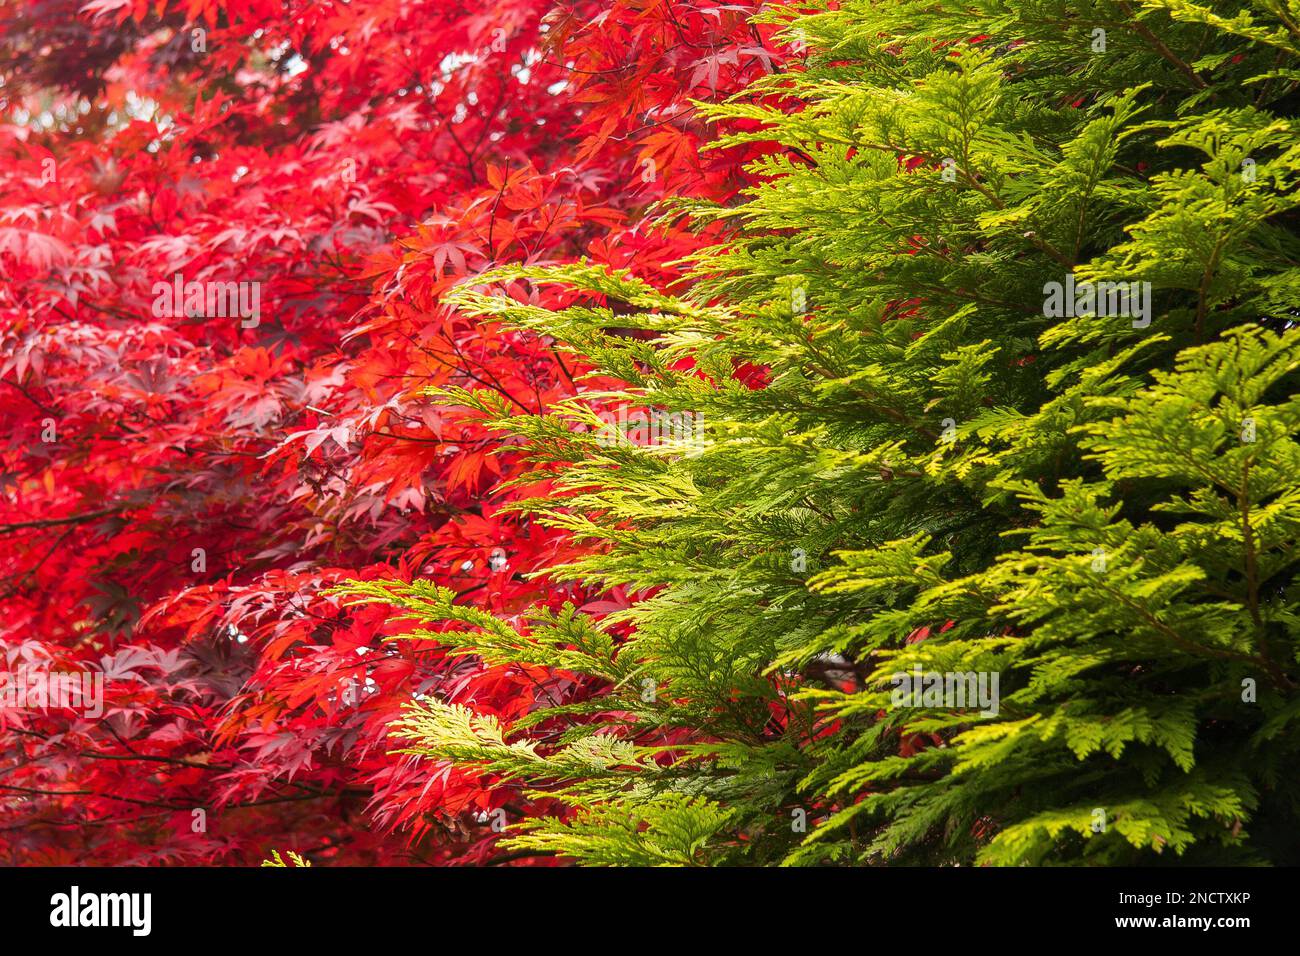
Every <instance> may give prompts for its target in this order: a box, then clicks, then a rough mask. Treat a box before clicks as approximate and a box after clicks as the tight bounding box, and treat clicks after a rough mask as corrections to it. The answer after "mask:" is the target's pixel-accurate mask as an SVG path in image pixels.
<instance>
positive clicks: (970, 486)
mask: <svg viewBox="0 0 1300 956" xmlns="http://www.w3.org/2000/svg"><path fill="white" fill-rule="evenodd" d="M786 16H787V17H788V16H789V15H786ZM1298 23H1300V6H1298V5H1297V4H1296V3H1295V0H1255V2H1252V3H1240V2H1215V3H1205V4H1195V3H1187V2H1181V0H1145V2H1141V3H1133V4H1128V3H1115V2H1097V3H1089V2H1083V3H1078V2H1068V3H1066V2H1028V0H1026V2H1021V0H1016V2H978V0H977V2H961V3H957V2H953V0H926V2H891V0H846V2H844V3H842V4H840V8H839V9H838V10H835V11H827V12H823V13H820V14H817V15H812V16H802V17H797V18H795V19H794V20H792V22H791V23H790V24H789V27H788V31H789V33H788V35H790V36H792V37H794V36H801V37H802V38H803V39H804V40H805V41H806V42H807V43H808V44H809V46H810V52H811V59H810V62H809V67H808V70H807V72H806V73H804V74H800V75H791V74H781V75H773V76H771V77H769V78H768V79H767V81H765V83H764V84H762V86H763V92H766V93H768V94H773V93H780V94H782V95H783V96H785V97H787V98H788V101H789V102H790V103H791V104H792V105H794V106H796V108H794V109H793V110H792V111H790V112H784V111H781V110H777V109H772V108H765V107H760V106H756V105H753V104H754V102H755V100H754V99H753V98H752V97H750V96H742V97H737V98H736V100H735V101H734V102H729V103H723V104H714V105H708V106H705V107H704V109H705V111H706V112H707V113H708V114H709V115H710V116H711V117H713V118H714V119H716V120H718V121H720V123H721V124H722V127H723V128H734V126H731V125H730V124H728V123H727V122H726V121H730V120H737V119H750V120H759V121H761V123H762V129H761V130H760V131H758V132H754V133H744V134H731V135H725V136H722V137H721V138H720V140H719V143H723V144H725V143H729V142H737V141H747V140H752V141H761V140H771V141H775V142H777V143H779V144H780V145H781V146H782V147H785V148H783V149H779V150H776V151H774V152H772V153H771V154H770V155H769V156H768V158H766V159H764V160H762V161H761V162H760V163H759V164H758V171H759V172H760V173H762V174H764V175H765V176H766V177H767V178H766V179H765V180H764V185H762V186H761V187H758V188H755V189H753V190H752V191H751V192H750V193H749V194H748V195H747V196H746V198H745V201H744V202H743V203H740V204H738V205H736V206H735V207H734V208H726V209H721V208H708V207H697V206H691V207H689V208H688V207H685V206H683V207H680V208H678V209H675V210H674V213H673V214H689V215H691V216H692V217H693V218H694V219H695V221H697V222H707V221H709V220H711V219H715V218H725V219H728V220H730V221H731V222H732V223H733V224H734V225H736V227H737V228H738V230H739V235H738V236H737V237H736V238H735V239H734V240H732V241H730V242H728V243H727V244H726V245H725V246H723V247H720V248H717V249H713V250H710V251H709V252H708V253H707V254H705V255H701V256H699V257H697V261H696V262H695V271H694V276H693V279H692V281H691V282H690V284H689V285H688V286H687V287H685V288H683V289H679V290H674V293H673V294H668V293H666V292H662V291H658V290H655V289H653V288H651V287H649V286H648V285H646V284H645V283H643V282H641V281H639V280H637V279H635V278H634V277H633V276H631V275H610V274H607V273H605V272H604V271H602V270H599V269H596V268H593V267H589V266H587V265H577V266H571V267H564V268H555V269H542V270H539V269H529V268H518V269H510V270H504V271H502V272H500V273H498V274H495V275H493V276H488V277H485V278H484V280H483V281H484V284H483V285H480V286H478V287H477V288H476V289H474V290H471V289H462V290H461V291H460V293H459V295H458V302H459V304H460V305H461V307H462V308H463V309H466V310H468V311H469V312H471V313H473V314H477V315H479V316H481V317H483V318H484V319H485V320H487V319H494V320H504V321H509V322H512V323H515V324H518V325H521V326H524V327H528V328H532V329H534V330H536V331H538V332H540V333H543V334H546V335H550V336H553V337H555V338H556V339H557V340H558V341H559V342H561V343H563V345H564V346H565V347H567V348H569V349H571V350H573V351H575V352H577V353H580V354H582V355H585V356H587V357H589V358H590V359H591V360H593V361H595V362H596V363H597V364H598V365H600V366H601V367H602V368H603V369H604V370H606V372H607V373H608V374H610V375H614V376H616V377H619V378H621V379H622V380H624V381H626V382H627V383H628V388H627V390H626V391H625V392H624V393H620V394H602V395H596V394H594V393H592V394H588V395H587V396H585V397H586V398H587V399H589V400H590V401H591V402H594V403H596V404H597V406H598V407H600V408H607V407H610V405H611V404H612V403H619V402H623V403H627V404H631V405H637V406H641V407H644V406H652V407H656V408H661V409H666V410H668V411H671V412H690V413H701V414H702V415H703V420H704V422H705V427H706V438H707V441H706V442H705V444H704V446H703V447H702V448H690V449H683V448H681V447H677V446H672V445H669V446H660V447H640V446H637V445H636V444H634V443H629V442H622V443H618V444H613V445H611V444H609V443H603V442H602V441H600V440H599V435H598V434H595V433H593V432H592V431H590V430H587V431H584V430H582V429H581V428H578V427H577V426H578V425H586V426H588V427H590V426H595V425H597V424H598V422H597V420H596V419H595V418H594V416H593V414H592V412H591V411H590V410H589V409H588V408H587V407H586V406H585V404H584V403H578V402H575V403H573V404H572V405H570V406H565V407H561V408H557V409H555V410H554V414H553V415H552V416H548V417H547V418H543V419H531V418H520V417H512V416H511V415H510V410H509V409H507V408H504V407H502V406H500V405H499V404H495V403H494V402H493V401H492V399H491V397H490V396H487V395H483V394H471V393H457V394H444V397H445V398H446V399H447V400H449V401H454V402H457V403H460V404H463V405H467V406H469V407H471V408H477V409H479V411H481V412H482V413H483V414H484V415H485V416H487V417H488V418H489V419H491V420H493V421H494V422H495V427H497V428H499V429H500V430H501V431H502V432H503V433H507V434H510V435H514V436H520V437H521V438H522V439H524V440H525V441H526V442H529V443H531V444H532V445H533V447H534V449H535V451H536V455H537V460H538V462H539V464H541V465H542V466H543V467H545V465H546V463H551V462H559V461H562V462H566V463H568V464H567V465H566V466H565V468H564V469H563V470H562V472H561V476H560V478H559V479H558V492H557V493H556V494H554V495H551V496H548V497H547V498H545V499H541V500H536V501H532V502H529V503H528V504H526V505H525V506H524V507H525V508H526V510H530V511H531V512H532V513H533V514H535V515H536V516H537V517H538V519H539V520H542V521H546V522H549V523H552V524H555V525H559V526H563V527H566V528H568V529H570V530H571V531H572V532H573V533H574V534H575V535H577V536H579V537H581V538H584V539H589V540H592V541H594V542H598V543H600V544H601V545H602V548H600V549H599V553H596V554H594V555H593V556H591V557H588V558H586V559H584V560H582V561H580V562H578V563H576V564H575V565H573V566H571V567H566V568H560V569H557V570H556V571H555V572H554V576H555V577H556V578H557V579H560V580H564V579H583V580H587V581H598V582H603V583H605V584H607V585H611V586H612V585H616V584H622V585H626V586H628V587H629V588H632V589H653V588H656V587H658V588H659V590H657V591H655V592H654V593H653V596H650V597H648V598H646V599H645V600H642V601H641V602H639V603H637V604H636V605H635V606H634V607H633V608H632V609H631V610H629V611H627V612H625V613H622V614H619V615H616V616H615V617H614V618H609V619H606V620H605V621H603V622H602V624H601V625H600V626H597V625H594V624H593V623H592V622H591V621H589V620H588V619H585V618H583V617H581V616H576V615H571V614H565V615H562V616H560V617H558V618H557V617H555V616H553V615H539V618H538V620H536V621H534V622H532V624H531V627H530V628H527V629H525V631H524V633H522V634H521V633H519V632H517V631H516V630H515V629H514V628H511V627H507V626H506V625H504V624H503V623H501V622H499V621H495V620H493V619H491V618H490V617H487V616H486V615H484V614H482V613H481V612H477V611H468V610H466V609H464V608H461V607H458V606H456V605H455V604H454V603H453V600H452V595H451V594H450V593H449V592H439V591H437V590H436V589H433V588H431V587H423V586H420V585H416V586H413V587H411V586H403V585H384V584H357V585H355V586H353V587H352V589H351V590H352V591H353V593H355V594H356V595H358V597H360V598H363V599H373V600H386V601H390V602H392V603H395V604H398V605H400V606H402V607H403V608H405V609H406V610H408V611H411V612H413V613H415V614H416V615H417V616H419V617H423V618H427V619H429V620H448V619H454V620H459V621H460V622H461V624H462V632H461V633H460V635H459V636H458V637H455V638H448V639H449V640H454V641H463V642H464V643H463V649H465V650H466V651H468V652H473V653H479V654H482V655H483V656H485V657H486V658H487V659H488V660H489V661H496V662H506V661H518V662H527V663H539V664H546V665H549V666H553V667H556V668H561V669H564V670H568V671H572V672H578V673H586V674H591V675H596V676H599V677H601V678H604V679H605V680H607V681H608V682H609V685H610V687H611V690H610V691H609V693H608V695H607V696H604V697H601V698H599V699H598V700H596V701H594V702H593V703H592V704H591V705H590V706H583V705H579V706H576V707H571V708H569V710H568V711H567V712H566V714H565V716H566V718H567V719H569V720H571V721H572V729H571V730H570V731H569V732H568V733H567V734H566V735H565V738H564V740H563V742H562V743H558V744H557V743H556V742H555V740H554V738H553V737H550V738H547V741H548V742H547V743H546V744H545V745H543V744H542V743H541V740H540V738H538V737H535V736H532V734H533V733H534V728H536V727H537V726H538V725H539V724H541V723H543V722H544V721H546V720H548V719H549V718H551V717H554V716H556V715H554V714H550V713H548V712H539V713H537V714H534V715H532V716H531V717H530V718H529V719H528V720H527V721H525V722H524V724H522V725H520V726H517V727H508V728H503V727H500V726H498V725H497V724H496V723H495V722H494V721H490V720H485V719H478V718H475V717H474V716H473V715H472V714H470V713H469V712H468V711H465V710H464V709H462V708H459V707H451V706H448V705H446V704H442V703H438V702H430V703H426V704H423V705H420V706H417V707H415V708H414V709H413V710H412V711H411V714H410V717H409V718H408V719H407V720H406V721H405V722H404V723H403V724H402V725H401V726H400V728H399V730H400V732H401V733H402V734H403V735H404V736H405V737H407V738H408V739H409V740H410V742H411V747H412V749H413V750H414V751H415V752H417V753H423V754H428V755H430V756H438V757H449V758H452V759H454V760H455V761H457V762H459V763H462V764H464V765H466V766H472V767H479V768H484V769H487V770H490V771H493V772H496V773H499V774H502V775H503V776H504V777H506V778H508V779H513V780H519V781H523V782H524V783H525V784H526V785H527V786H529V787H532V788H536V789H537V790H540V791H545V792H549V793H554V794H558V795H559V796H560V797H561V798H562V799H563V800H564V801H565V802H567V803H568V804H570V805H571V806H572V807H573V808H574V812H573V813H572V814H569V815H566V816H564V817H563V818H561V817H556V818H553V819H545V820H541V821H532V822H529V823H527V824H524V825H522V826H521V827H520V828H518V829H517V830H516V831H515V834H514V836H513V841H514V843H515V844H516V845H517V846H519V847H523V848H528V849H533V850H542V851H547V852H556V853H560V854H563V855H565V856H567V857H571V858H576V859H578V860H579V861H582V862H589V863H599V864H609V863H624V864H647V863H670V864H672V863H714V864H730V863H744V864H770V863H787V864H816V863H826V862H836V863H929V864H936V863H944V864H946V863H962V864H969V863H993V864H1018V863H1052V864H1058V863H1093V864H1131V863H1156V862H1162V861H1168V860H1171V859H1177V860H1178V861H1179V862H1183V863H1193V862H1194V863H1205V864H1209V863H1260V862H1266V863H1276V864H1282V863H1291V864H1294V863H1298V862H1300V837H1297V835H1296V834H1297V833H1300V820H1298V819H1297V811H1298V809H1300V808H1298V807H1297V804H1296V797H1297V789H1296V785H1295V780H1296V778H1297V773H1300V758H1298V756H1297V747H1298V746H1300V727H1298V726H1297V718H1300V695H1298V694H1297V681H1300V667H1297V650H1298V649H1300V618H1298V617H1297V613H1296V593H1295V581H1294V572H1295V567H1296V561H1297V555H1296V541H1297V538H1298V537H1300V445H1297V441H1296V438H1297V431H1298V430H1300V398H1298V397H1297V395H1298V393H1300V388H1298V387H1297V385H1298V381H1300V380H1298V376H1297V369H1298V368H1300V331H1297V330H1296V329H1295V327H1294V316H1295V314H1296V311H1295V305H1296V303H1297V302H1300V296H1297V292H1298V291H1300V242H1298V241H1297V236H1296V223H1297V211H1296V206H1297V203H1298V202H1300V197H1298V195H1297V188H1296V187H1297V177H1298V176H1300V137H1298V136H1297V123H1296V121H1295V119H1294V116H1295V112H1296V102H1297V100H1296V89H1297V81H1298V80H1300V72H1298V70H1300V67H1298V66H1297V59H1298V55H1300V27H1298V26H1297V24H1298ZM1096 29H1102V30H1104V31H1105V37H1104V50H1102V49H1099V47H1100V45H1101V44H1100V42H1099V37H1100V35H1098V34H1095V33H1094V30H1096ZM976 38H978V39H976ZM913 166H914V167H915V168H910V167H913ZM1070 273H1073V276H1074V278H1075V280H1077V282H1079V283H1085V282H1089V281H1091V282H1122V283H1149V284H1150V300H1149V304H1150V312H1149V314H1148V315H1147V316H1146V318H1145V319H1144V317H1143V316H1141V315H1136V316H1135V315H1132V314H1120V315H1115V314H1111V315H1097V314H1089V315H1078V316H1069V315H1060V316H1055V315H1047V314H1045V300H1046V299H1047V298H1048V295H1049V290H1048V289H1047V288H1045V287H1046V286H1047V285H1048V284H1049V283H1053V282H1056V283H1065V281H1066V278H1067V276H1068V275H1069V274H1070ZM507 278H511V279H517V278H527V279H531V280H533V281H535V282H539V283H543V282H544V283H561V284H564V285H567V286H571V287H574V288H577V289H581V290H586V291H587V292H589V293H591V295H590V297H589V298H588V299H587V300H586V303H587V304H585V305H581V306H575V307H573V308H569V309H566V310H563V311H559V312H551V311H548V310H545V309H541V308H537V307H526V306H522V305H519V304H517V303H515V302H513V301H511V300H508V299H504V298H500V297H498V296H495V295H494V294H493V293H492V291H491V287H490V283H492V282H494V281H497V280H504V279H507ZM1139 288H1140V287H1139ZM1139 301H1140V300H1139ZM615 302H617V303H619V304H620V305H621V307H620V308H619V310H618V314H617V316H615V313H614V312H613V310H612V308H611V305H612V304H613V303H615ZM1131 304H1132V303H1131ZM1048 311H1050V310H1048ZM629 312H631V313H632V314H627V313H629ZM1146 319H1149V320H1150V321H1149V322H1147V321H1146ZM611 326H619V327H623V328H627V327H639V328H643V329H648V330H653V331H654V332H655V333H656V335H655V336H654V337H653V338H652V339H650V340H644V341H643V340H638V339H633V338H628V337H625V336H615V335H611V334H609V333H608V332H607V331H606V330H607V329H608V328H609V327H611ZM688 358H689V359H690V360H692V363H693V369H688V368H687V367H686V365H685V364H684V363H683V361H682V360H683V359H688ZM742 363H744V364H749V365H760V366H766V367H768V368H770V370H771V379H770V384H769V385H768V386H767V387H766V388H764V389H761V390H752V389H749V388H747V387H745V386H743V385H741V384H739V383H737V382H736V381H734V380H733V371H734V369H735V368H737V367H738V366H739V365H740V364H742ZM700 373H704V375H706V376H707V379H706V378H702V377H701V374H700ZM622 622H628V623H631V624H633V625H635V632H634V634H633V636H632V637H631V638H630V639H628V640H626V641H624V642H621V643H619V642H616V641H614V640H612V639H611V638H610V637H609V634H608V629H609V628H610V627H612V626H613V625H615V624H618V623H622ZM909 638H910V640H909ZM917 666H919V667H920V668H922V669H923V670H924V671H927V672H929V671H933V672H950V673H953V672H955V673H967V672H969V673H974V674H984V675H993V674H996V675H997V677H998V680H999V684H998V687H999V691H1000V694H999V697H1000V699H999V702H998V706H997V713H996V715H995V716H981V715H980V714H979V713H978V712H977V709H978V708H972V707H969V706H967V707H954V706H952V704H951V701H944V702H941V703H938V704H936V705H927V706H922V707H907V706H896V702H895V699H894V697H893V696H892V691H893V686H894V685H893V684H892V683H891V677H892V676H893V675H895V674H896V673H899V672H908V671H911V670H912V669H913V667H917ZM683 729H685V730H689V731H690V732H691V734H690V738H691V740H692V741H693V743H691V744H690V745H676V746H672V747H669V748H662V747H661V746H660V745H661V744H662V743H663V742H664V741H665V740H668V739H671V740H674V741H675V740H677V737H671V738H669V737H665V734H673V733H677V732H680V731H682V730H683ZM917 735H923V736H917ZM804 816H806V819H807V828H806V832H802V831H801V829H800V827H799V826H797V823H798V821H799V820H800V819H802V818H803V817H804Z"/></svg>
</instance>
